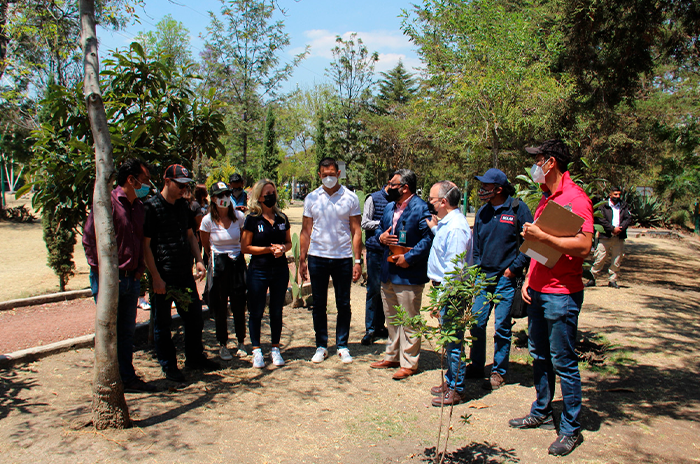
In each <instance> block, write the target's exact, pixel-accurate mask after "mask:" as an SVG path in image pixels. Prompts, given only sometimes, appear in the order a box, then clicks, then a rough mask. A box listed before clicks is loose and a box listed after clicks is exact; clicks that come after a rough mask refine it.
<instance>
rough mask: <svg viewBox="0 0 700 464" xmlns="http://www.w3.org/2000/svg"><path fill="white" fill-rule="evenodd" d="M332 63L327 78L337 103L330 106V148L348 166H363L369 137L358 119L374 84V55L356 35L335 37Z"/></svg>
mask: <svg viewBox="0 0 700 464" xmlns="http://www.w3.org/2000/svg"><path fill="white" fill-rule="evenodd" d="M335 42H336V46H335V47H334V48H333V50H332V52H333V61H332V62H331V64H330V68H328V69H326V74H327V75H328V76H329V77H330V78H331V79H332V80H333V83H334V85H335V88H336V95H337V100H336V101H337V103H336V104H335V105H333V106H331V109H330V112H331V115H330V121H329V122H330V123H331V124H332V127H329V129H330V132H331V134H332V137H331V138H330V140H329V142H330V146H331V147H332V149H333V151H334V152H336V153H338V154H339V156H340V158H341V159H343V161H345V162H346V163H347V166H348V170H349V169H350V168H349V167H350V165H351V164H354V163H362V161H363V158H364V155H365V153H366V148H367V144H368V143H369V136H368V134H367V133H366V131H365V125H364V122H363V121H362V118H361V117H360V115H361V114H362V112H363V111H366V110H367V107H368V104H369V101H370V98H371V96H372V94H371V89H372V86H373V84H374V66H375V64H376V63H377V61H379V55H378V53H377V52H372V53H370V52H369V50H368V49H367V47H366V46H365V44H364V42H363V41H362V39H361V38H359V37H357V34H356V33H353V34H351V35H350V38H348V39H347V40H344V39H343V38H342V37H340V36H337V37H336V39H335Z"/></svg>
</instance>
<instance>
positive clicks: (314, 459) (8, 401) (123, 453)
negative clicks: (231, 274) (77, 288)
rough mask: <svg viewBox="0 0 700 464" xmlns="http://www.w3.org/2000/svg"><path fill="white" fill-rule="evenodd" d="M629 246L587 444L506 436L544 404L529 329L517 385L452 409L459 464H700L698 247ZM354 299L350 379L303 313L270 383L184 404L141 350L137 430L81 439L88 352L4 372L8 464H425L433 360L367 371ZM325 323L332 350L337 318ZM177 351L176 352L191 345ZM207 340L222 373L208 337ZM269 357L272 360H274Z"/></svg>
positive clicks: (589, 379) (584, 324)
mask: <svg viewBox="0 0 700 464" xmlns="http://www.w3.org/2000/svg"><path fill="white" fill-rule="evenodd" d="M627 245H628V248H627V257H626V259H625V262H624V264H623V272H622V275H621V283H622V285H623V288H622V289H620V290H614V289H611V288H608V287H605V286H603V285H604V283H603V282H600V283H599V285H601V286H600V287H598V288H594V289H587V290H586V296H585V301H584V307H583V311H582V313H581V318H580V322H579V331H580V335H581V337H582V338H583V339H584V341H585V346H594V347H595V346H598V347H600V346H601V345H602V346H603V348H607V351H603V349H599V350H598V352H596V353H594V354H595V356H593V357H592V358H591V359H592V361H591V362H592V363H593V364H596V363H599V362H600V361H601V360H603V359H604V361H605V362H604V363H603V364H602V365H589V364H585V363H584V364H582V367H583V370H582V378H583V389H584V392H583V398H584V400H583V412H582V417H581V418H582V424H583V436H584V442H583V444H582V445H581V446H580V447H578V448H577V449H576V450H575V451H574V453H572V454H571V455H570V456H567V457H564V458H552V457H550V456H548V455H547V446H548V445H549V444H550V443H551V442H552V441H553V440H554V438H555V434H554V432H552V431H544V430H513V429H509V428H508V426H507V420H508V419H509V418H512V417H517V416H521V415H524V414H525V413H527V411H528V410H529V405H530V403H531V402H532V400H533V398H534V390H533V388H532V374H531V367H530V366H529V358H528V355H527V350H526V347H525V346H524V344H523V342H522V340H523V338H524V329H525V321H523V320H519V321H517V323H516V325H515V327H514V332H515V337H514V338H515V340H514V348H513V351H512V355H511V368H510V373H509V377H508V385H506V386H505V387H503V388H501V389H499V390H497V391H495V392H486V391H484V390H482V389H481V388H480V382H474V383H470V384H469V387H468V392H469V396H470V400H471V401H470V402H469V403H467V404H464V405H459V406H457V407H455V409H454V417H453V421H452V423H453V430H452V432H451V433H452V436H451V438H450V446H449V450H450V452H451V454H450V456H449V460H448V462H465V463H466V462H477V463H500V462H518V463H548V462H572V463H632V462H634V463H636V462H644V463H647V462H648V463H655V462H659V463H661V462H663V463H669V462H670V463H698V462H700V440H699V439H698V436H700V427H699V426H698V421H699V420H700V390H699V389H698V388H697V379H698V378H699V377H698V376H699V375H700V361H698V351H699V350H700V344H699V343H698V338H699V335H698V334H700V330H699V329H700V303H698V301H699V297H700V292H699V290H698V283H697V270H698V263H700V244H699V242H698V241H697V240H696V239H695V238H687V239H684V240H681V241H678V240H670V239H658V238H656V239H655V238H648V237H641V238H634V239H630V240H628V242H627ZM352 298H353V300H352V307H353V311H354V317H353V325H352V332H351V340H350V341H351V343H350V350H351V353H352V354H353V356H354V358H355V361H354V362H353V363H352V364H350V365H343V364H342V363H340V361H339V360H338V359H337V356H335V348H334V347H333V346H331V349H330V354H331V357H330V358H329V359H328V360H326V361H325V362H324V363H322V364H320V365H315V364H312V363H310V362H309V361H308V360H309V359H310V357H311V355H312V354H313V351H314V346H313V329H312V321H311V315H310V313H309V312H308V311H307V310H306V309H304V308H299V309H292V308H289V307H288V308H285V320H284V329H283V339H282V344H283V356H284V357H285V359H286V360H287V365H286V366H284V367H282V368H274V367H272V366H270V365H269V360H268V366H267V367H266V368H265V369H262V370H259V369H253V368H252V367H251V360H250V357H248V358H244V359H234V360H233V361H230V362H227V363H223V364H224V365H225V368H224V369H223V370H220V371H217V372H212V373H207V374H201V373H197V372H192V371H187V370H186V371H185V374H186V375H187V377H188V379H189V383H187V384H186V385H185V386H184V387H182V388H177V389H176V388H173V387H175V385H174V384H172V383H171V382H168V381H166V380H164V379H163V378H162V374H161V372H160V369H159V368H158V367H157V363H156V361H155V360H154V359H153V357H152V354H151V352H150V351H148V350H147V347H146V346H145V345H144V344H143V342H141V343H140V344H139V345H138V346H137V347H136V352H135V366H136V368H137V370H138V371H139V372H140V373H141V375H142V376H143V377H144V378H145V379H146V380H153V381H155V382H156V383H157V384H158V385H160V386H162V387H163V388H169V389H168V390H167V391H164V392H162V393H156V394H127V402H128V404H129V408H130V413H131V417H132V419H133V420H134V427H133V428H131V429H129V430H123V431H113V430H110V431H103V432H95V431H94V430H92V429H91V428H84V427H83V428H81V427H78V426H77V424H79V423H80V422H81V421H84V420H85V419H86V418H87V417H88V414H89V412H90V398H91V392H90V388H91V380H92V375H93V369H92V363H93V352H92V350H90V349H81V350H76V351H73V352H68V353H63V354H60V355H55V356H52V357H49V358H46V359H43V360H41V361H38V362H35V363H32V364H29V365H25V366H20V367H17V368H15V369H12V370H3V371H0V379H2V384H1V385H2V387H1V392H0V462H11V463H15V462H17V463H25V462H31V463H34V462H57V463H63V462H67V463H71V464H72V463H88V462H89V463H92V462H134V461H138V462H157V463H170V462H187V463H189V462H212V463H214V462H241V463H248V462H250V463H265V462H284V463H300V462H305V463H330V462H342V463H363V464H364V463H373V462H379V463H389V462H408V463H413V462H422V461H424V460H425V459H426V453H427V454H429V449H430V448H432V447H433V446H434V444H435V439H436V435H437V424H438V421H439V417H440V410H439V409H438V408H433V407H431V406H430V399H431V397H430V394H429V392H428V389H429V388H430V387H431V386H433V385H435V384H437V383H439V382H440V361H439V358H438V356H437V355H436V354H434V353H433V352H432V351H431V350H430V347H428V346H427V345H424V347H423V352H422V355H421V370H420V372H419V374H418V375H416V376H414V377H411V378H409V379H407V380H405V381H401V382H396V381H392V380H391V372H387V371H376V370H372V369H370V368H369V363H370V362H371V361H374V360H377V359H380V358H381V354H382V353H383V345H382V343H381V342H379V341H378V342H376V343H375V344H374V345H373V346H370V347H364V346H361V345H360V344H359V340H360V338H361V337H362V333H363V319H364V318H363V316H364V309H363V308H364V288H363V287H361V286H359V285H354V286H353V294H352ZM329 301H330V302H332V301H333V298H332V294H331V298H329ZM329 313H331V314H330V317H329V326H330V327H329V328H330V333H331V334H334V327H335V324H334V319H335V308H334V307H333V306H332V303H331V304H330V307H329ZM175 337H176V340H177V341H178V346H179V351H180V352H181V351H182V336H181V335H180V334H178V335H176V336H175ZM331 338H332V337H331ZM204 339H205V345H206V346H207V348H208V351H209V354H210V356H212V357H214V356H215V347H216V342H215V339H214V328H213V323H212V322H211V321H207V323H206V324H205V334H204ZM266 340H269V328H268V327H267V326H265V327H264V329H263V342H265V341H266ZM489 345H490V344H489ZM263 350H264V352H265V353H266V355H267V353H268V351H269V345H265V344H264V345H263ZM555 402H556V403H555V407H557V406H559V404H560V397H559V395H558V394H557V398H556V399H555ZM467 415H471V417H470V418H469V422H468V423H466V424H465V423H462V422H461V421H460V419H459V418H460V416H467Z"/></svg>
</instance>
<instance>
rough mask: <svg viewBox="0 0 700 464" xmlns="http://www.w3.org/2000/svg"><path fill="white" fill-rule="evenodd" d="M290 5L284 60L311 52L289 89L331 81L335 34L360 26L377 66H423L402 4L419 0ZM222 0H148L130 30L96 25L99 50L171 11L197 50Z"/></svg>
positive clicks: (286, 0) (284, 0) (287, 0)
mask: <svg viewBox="0 0 700 464" xmlns="http://www.w3.org/2000/svg"><path fill="white" fill-rule="evenodd" d="M279 3H280V5H281V6H282V7H283V8H286V10H287V16H286V17H283V16H282V15H281V14H279V13H277V17H278V18H279V19H282V20H283V21H284V23H285V31H286V32H287V33H288V34H289V35H290V40H291V45H290V46H289V48H287V49H285V50H284V51H283V52H282V59H283V60H290V59H291V57H292V55H294V54H296V53H299V52H301V51H303V49H304V47H305V46H306V45H309V46H310V47H311V53H310V55H309V56H308V58H307V59H306V60H304V61H303V62H302V63H301V66H300V67H298V68H297V69H296V70H295V72H294V75H293V76H292V78H291V79H290V80H289V82H288V83H287V84H285V85H284V89H285V90H290V89H292V88H294V87H295V86H296V85H299V86H300V87H302V88H304V87H311V86H313V85H314V84H317V83H321V82H327V81H328V80H329V79H328V77H327V76H325V68H327V67H328V65H329V63H330V62H331V60H332V54H331V49H332V48H333V47H334V45H335V37H336V35H340V36H343V37H344V38H347V37H349V36H350V34H351V33H352V32H357V33H358V37H360V38H362V40H363V41H364V43H365V45H366V46H367V48H368V49H369V51H370V52H373V51H376V52H378V53H379V58H380V59H379V62H378V63H377V66H376V70H377V71H387V70H389V69H391V68H393V67H394V66H395V65H396V63H397V62H398V61H399V59H401V60H403V62H404V65H405V66H406V67H407V68H408V69H413V68H415V67H419V66H420V60H419V59H418V57H417V55H416V53H415V49H414V47H413V46H412V45H411V43H410V42H409V41H408V38H407V37H406V36H405V35H403V33H402V32H401V28H400V27H401V19H400V18H399V17H398V16H399V15H400V14H401V10H402V9H411V8H412V4H413V3H417V0H414V1H413V2H411V1H406V0H353V1H346V0H299V1H295V0H279ZM220 6H221V3H220V2H219V1H218V0H199V1H194V0H174V1H173V2H171V1H170V0H145V8H144V9H140V8H139V9H137V15H138V16H139V18H140V20H141V24H134V25H132V26H131V27H129V28H128V29H127V30H126V31H120V32H109V31H105V30H104V29H102V30H99V31H98V35H99V38H100V55H102V56H104V55H105V53H106V51H107V50H112V49H114V48H124V47H126V46H127V45H128V44H129V43H130V42H131V41H132V39H133V38H134V36H136V34H138V33H139V32H141V31H148V30H152V29H155V24H156V23H157V22H158V21H160V20H161V19H162V18H163V17H164V16H165V15H167V14H170V15H172V16H173V18H174V19H175V20H177V21H180V22H182V23H183V24H184V25H185V27H187V29H189V31H190V37H191V44H192V53H193V54H194V55H195V56H197V55H198V54H199V52H200V51H201V50H202V49H203V43H204V39H203V36H204V35H205V34H206V27H207V25H208V24H209V14H208V11H214V12H216V13H218V12H219V11H220Z"/></svg>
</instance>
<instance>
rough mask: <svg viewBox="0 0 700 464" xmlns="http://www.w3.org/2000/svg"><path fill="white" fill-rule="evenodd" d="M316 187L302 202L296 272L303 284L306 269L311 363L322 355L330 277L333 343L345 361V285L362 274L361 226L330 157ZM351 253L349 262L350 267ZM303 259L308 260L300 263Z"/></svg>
mask: <svg viewBox="0 0 700 464" xmlns="http://www.w3.org/2000/svg"><path fill="white" fill-rule="evenodd" d="M318 174H319V176H320V177H321V182H322V184H323V185H322V186H321V187H319V188H317V189H316V190H314V191H313V192H311V193H309V194H308V195H307V196H306V199H305V200H304V217H303V219H302V225H301V236H300V237H299V242H300V245H301V246H300V248H301V250H300V252H301V253H300V256H299V258H300V259H299V261H300V263H299V273H300V274H301V278H302V279H304V280H306V276H307V270H308V275H309V278H310V280H311V293H312V295H313V312H312V315H313V320H314V331H315V332H316V353H315V354H314V356H313V358H311V361H312V362H315V363H320V362H322V361H323V360H324V359H326V358H327V357H328V317H327V314H326V304H327V300H328V281H329V278H333V289H334V290H335V306H336V308H337V310H338V318H337V322H336V328H335V344H336V347H337V349H338V356H340V360H341V361H342V362H344V363H346V364H347V363H351V362H352V356H350V351H349V350H348V338H349V335H350V286H351V284H352V281H357V280H358V279H359V278H360V276H361V275H362V260H361V259H360V257H361V256H362V254H361V253H362V228H361V227H360V216H361V211H360V201H359V200H358V198H357V195H355V194H354V193H353V192H351V191H350V190H348V189H346V188H345V187H344V186H342V185H340V184H339V183H338V178H339V177H340V169H338V163H337V162H336V161H335V160H334V159H333V158H324V159H322V160H321V162H320V163H319V165H318ZM353 250H354V254H355V258H356V259H355V260H354V263H353ZM307 255H308V258H309V262H308V265H307V263H306V257H307Z"/></svg>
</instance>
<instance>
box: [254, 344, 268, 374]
mask: <svg viewBox="0 0 700 464" xmlns="http://www.w3.org/2000/svg"><path fill="white" fill-rule="evenodd" d="M253 367H257V368H258V369H262V368H263V367H265V358H263V354H262V350H261V349H260V348H255V349H254V350H253Z"/></svg>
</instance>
